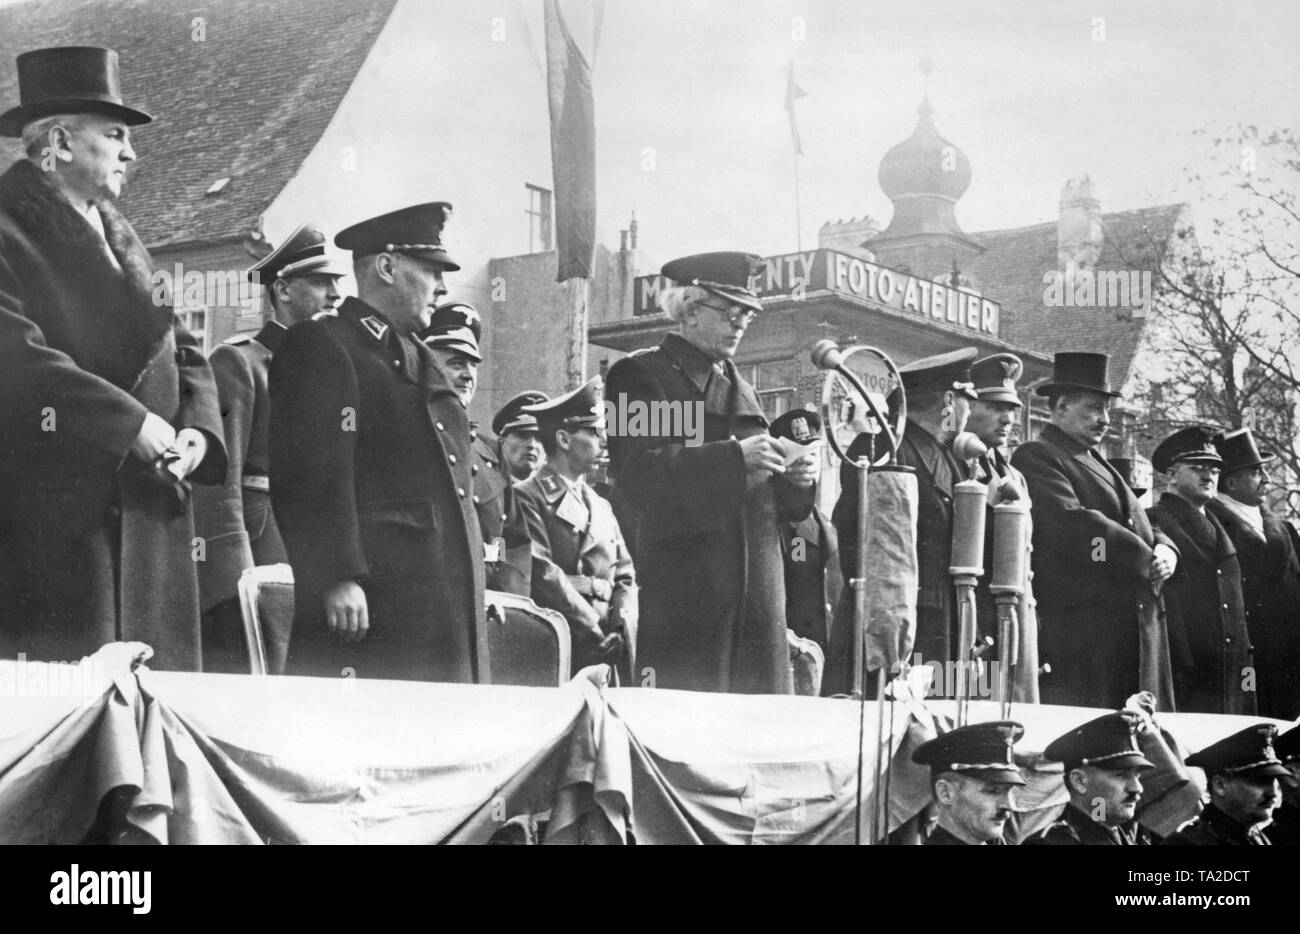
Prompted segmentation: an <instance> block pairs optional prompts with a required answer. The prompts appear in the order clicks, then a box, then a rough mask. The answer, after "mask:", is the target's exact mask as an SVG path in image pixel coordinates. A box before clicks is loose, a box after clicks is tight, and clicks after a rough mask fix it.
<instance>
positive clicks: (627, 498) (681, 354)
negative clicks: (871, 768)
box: [606, 252, 817, 694]
mask: <svg viewBox="0 0 1300 934" xmlns="http://www.w3.org/2000/svg"><path fill="white" fill-rule="evenodd" d="M760 262H761V261H760V260H759V258H758V257H757V256H754V255H752V254H749V253H730V252H728V253H702V254H699V255H696V256H687V257H683V258H682V259H677V260H673V261H672V262H670V263H666V264H665V265H664V267H663V274H664V276H666V277H667V278H668V279H671V280H672V281H673V282H674V283H676V284H675V285H674V286H673V287H671V288H668V289H665V290H664V291H662V292H660V304H661V306H662V307H663V309H664V311H665V312H666V313H667V314H668V316H669V317H671V318H672V319H673V320H674V321H676V322H677V324H678V325H679V330H678V331H677V332H675V333H670V334H668V335H667V336H665V337H664V339H663V341H662V343H660V345H659V346H658V347H657V348H655V349H654V350H650V351H646V352H643V353H636V354H632V355H631V356H628V357H624V358H623V359H622V360H619V361H618V362H616V363H615V364H614V365H613V366H612V367H610V370H609V378H608V380H607V385H606V397H607V398H608V399H609V400H610V401H611V402H612V403H613V404H614V407H615V409H616V410H617V411H619V412H620V413H622V414H623V415H625V416H626V418H622V417H621V418H620V422H621V424H620V425H619V426H617V427H618V431H617V432H614V433H611V435H610V472H611V475H612V477H613V480H614V499H615V508H616V510H619V512H618V517H619V523H620V525H621V526H622V527H623V528H624V529H625V530H626V533H627V535H628V536H629V537H630V538H632V539H633V540H634V541H635V542H636V548H637V551H636V562H637V576H638V578H639V579H640V582H641V589H642V597H641V599H642V604H643V606H644V609H645V618H646V619H647V620H648V621H650V622H649V624H648V625H647V626H645V627H643V629H642V631H641V635H640V639H641V642H640V646H639V647H638V653H639V659H640V660H639V664H640V665H641V667H642V672H644V677H642V678H641V679H640V683H642V684H646V685H650V684H653V685H654V686H657V687H669V688H681V689H685V690H696V691H729V692H734V693H743V694H789V693H791V691H792V690H793V684H792V680H791V674H790V656H789V648H788V645H787V641H786V625H785V580H784V568H783V563H782V560H781V540H780V533H779V532H778V524H779V523H781V522H786V521H793V520H798V519H802V518H803V517H804V516H806V515H808V511H809V510H810V509H812V505H813V497H814V493H815V490H814V484H815V482H816V479H817V465H816V463H815V462H814V459H813V458H812V457H811V456H805V457H800V458H797V459H795V460H793V461H792V462H790V463H789V464H787V463H785V458H784V457H783V456H782V447H781V446H780V445H779V443H778V442H777V441H776V440H775V439H773V438H772V437H771V435H769V434H768V431H767V427H768V423H767V418H766V416H764V414H763V406H762V404H761V403H760V402H759V399H758V394H757V393H756V392H755V391H754V387H753V386H751V385H750V384H749V383H748V382H746V380H745V379H744V377H742V376H741V375H740V372H739V371H738V370H737V369H736V365H735V363H734V362H733V360H734V358H735V356H736V351H737V349H738V347H739V346H740V341H741V338H743V337H744V335H745V330H746V328H748V327H749V324H750V321H751V320H752V319H753V318H754V316H755V315H757V314H758V313H759V312H760V311H761V310H762V307H763V306H762V303H760V302H759V300H758V298H757V296H755V294H754V293H753V291H751V290H750V288H749V282H750V278H751V276H752V275H754V274H755V272H756V271H757V270H758V269H759V263H760ZM648 411H651V412H658V413H665V412H667V413H670V414H671V413H673V412H676V413H677V414H678V415H679V416H680V417H679V418H677V419H676V420H674V419H673V418H672V417H668V418H667V419H666V421H667V422H668V424H667V425H665V424H663V421H664V420H660V419H654V420H653V421H658V422H659V425H658V426H657V433H656V434H652V432H655V431H656V426H655V425H653V424H649V423H648V420H647V417H646V412H648ZM700 413H702V420H703V431H702V432H701V431H699V426H700ZM692 426H694V428H693V429H692ZM612 427H613V426H611V428H612ZM651 679H653V681H652V680H651Z"/></svg>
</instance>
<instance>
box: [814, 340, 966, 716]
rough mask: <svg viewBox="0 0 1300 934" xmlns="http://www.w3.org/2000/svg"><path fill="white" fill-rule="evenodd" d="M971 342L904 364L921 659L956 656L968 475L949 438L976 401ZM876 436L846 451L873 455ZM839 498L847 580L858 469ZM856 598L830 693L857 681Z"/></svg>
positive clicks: (843, 475)
mask: <svg viewBox="0 0 1300 934" xmlns="http://www.w3.org/2000/svg"><path fill="white" fill-rule="evenodd" d="M977 356H979V353H978V351H976V350H975V348H974V347H963V348H962V349H961V350H954V351H951V352H949V353H942V354H937V355H935V356H933V357H925V358H923V359H921V360H916V361H913V362H912V363H909V364H907V365H905V366H902V367H899V374H900V375H901V376H902V379H903V391H904V392H905V393H906V396H907V424H906V425H905V427H904V429H903V437H902V440H901V441H900V442H899V445H898V463H899V465H900V466H905V467H911V468H913V469H915V470H916V479H917V522H916V558H917V570H918V578H919V582H920V590H919V591H918V593H917V598H916V641H915V643H914V644H913V652H914V653H915V654H917V655H919V656H920V663H921V664H925V663H928V662H930V661H937V662H939V663H941V664H942V663H944V662H948V661H955V660H956V658H957V655H958V652H957V644H956V643H957V602H956V599H955V595H954V591H953V583H952V576H951V574H949V572H948V568H949V567H950V566H951V564H952V561H951V558H952V504H953V488H954V487H955V486H956V484H957V483H958V482H960V481H962V480H965V479H966V478H967V476H968V474H969V472H970V471H969V467H968V465H966V464H964V463H962V462H961V461H959V460H958V458H957V456H956V454H954V453H953V450H952V443H953V441H954V439H956V437H957V435H958V434H959V433H961V432H962V431H964V430H965V428H966V419H967V418H968V417H969V415H970V404H971V402H972V401H973V400H974V399H975V398H976V395H975V390H974V384H973V383H972V382H971V372H970V366H971V363H973V362H974V360H975V358H976V357H977ZM872 438H873V436H871V435H867V434H863V435H859V436H858V437H857V438H856V439H854V441H853V442H852V443H851V444H850V445H849V450H848V452H847V453H848V456H849V457H850V458H851V459H852V458H856V457H858V456H864V455H868V454H869V446H870V444H871V439H872ZM840 490H841V492H840V498H839V500H838V501H837V502H836V504H835V509H834V511H833V512H832V514H831V517H832V521H833V522H834V524H835V531H836V532H837V533H838V535H839V541H840V568H841V569H842V571H843V574H844V579H845V580H849V579H851V578H852V576H853V575H854V574H856V573H857V571H856V568H857V551H858V541H857V535H858V533H857V515H858V477H857V469H856V468H855V467H852V466H849V465H847V464H843V465H841V466H840ZM851 613H852V601H851V600H845V601H843V602H842V603H841V605H840V612H839V613H838V614H837V617H836V621H835V627H834V630H835V633H834V645H833V646H832V649H831V657H830V658H829V659H828V660H827V666H826V667H827V692H828V693H834V692H847V691H848V690H849V689H850V685H851V684H852V678H853V668H852V666H853V660H852V657H851V656H852V650H851V648H850V640H851V638H852V625H851V623H850V618H851V616H850V614H851Z"/></svg>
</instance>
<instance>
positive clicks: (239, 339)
mask: <svg viewBox="0 0 1300 934" xmlns="http://www.w3.org/2000/svg"><path fill="white" fill-rule="evenodd" d="M252 339H253V332H251V331H245V332H244V333H242V334H232V335H231V336H230V337H227V338H226V339H225V340H223V341H222V342H221V343H223V344H230V345H231V346H232V347H237V346H239V345H240V344H247V343H248V342H249V341H251V340H252Z"/></svg>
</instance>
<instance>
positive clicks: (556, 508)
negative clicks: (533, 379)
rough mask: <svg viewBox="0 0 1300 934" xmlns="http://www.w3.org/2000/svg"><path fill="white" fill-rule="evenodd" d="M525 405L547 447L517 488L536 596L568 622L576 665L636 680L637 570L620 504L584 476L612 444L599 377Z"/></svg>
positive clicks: (538, 600)
mask: <svg viewBox="0 0 1300 934" xmlns="http://www.w3.org/2000/svg"><path fill="white" fill-rule="evenodd" d="M524 411H525V412H526V413H527V414H529V415H532V416H533V417H534V418H536V419H537V431H538V434H539V436H540V437H541V442H542V445H543V447H545V448H546V464H545V465H544V466H543V467H542V468H541V469H539V470H538V471H537V473H535V474H533V476H532V477H530V478H529V479H527V480H525V481H524V482H523V483H521V484H519V486H518V487H517V488H516V489H517V490H518V493H519V502H520V506H521V508H522V510H523V513H524V516H525V518H526V519H527V522H528V531H529V537H530V538H531V539H532V542H533V559H534V561H535V562H536V565H537V566H536V568H535V570H534V572H533V594H532V596H533V599H534V600H535V601H536V602H537V603H538V605H540V606H544V607H549V608H550V609H553V610H558V611H559V612H561V613H563V614H564V618H565V619H566V620H568V621H569V633H570V635H571V636H572V645H573V670H574V671H577V670H578V669H580V668H583V667H585V666H587V665H594V664H597V663H600V662H607V663H609V664H612V665H617V666H618V668H619V671H620V675H621V677H622V679H623V681H624V683H632V682H631V681H630V679H632V678H634V677H635V675H636V671H635V668H633V666H632V659H633V649H634V647H635V639H636V624H637V590H636V573H635V571H634V569H633V567H632V556H631V555H630V554H629V553H628V550H627V546H626V545H625V544H624V542H623V533H622V532H621V531H620V529H619V526H618V520H617V519H615V518H614V510H613V508H612V507H611V506H610V505H609V503H608V502H606V501H605V500H604V499H603V498H602V497H600V496H597V495H596V494H595V493H594V492H593V491H592V489H591V487H589V486H588V485H587V481H586V479H584V478H585V475H586V474H587V472H588V471H590V470H591V469H592V467H594V466H595V465H596V463H597V462H598V461H599V460H600V456H601V454H602V453H604V450H605V409H604V405H603V404H602V402H601V398H600V377H593V378H592V379H590V380H588V381H587V382H586V383H585V384H583V385H582V386H579V387H578V388H577V389H575V390H573V391H572V392H567V393H565V394H564V395H562V396H557V397H556V398H554V399H552V400H550V401H548V402H539V403H537V404H535V405H530V406H528V407H527V408H525V409H524Z"/></svg>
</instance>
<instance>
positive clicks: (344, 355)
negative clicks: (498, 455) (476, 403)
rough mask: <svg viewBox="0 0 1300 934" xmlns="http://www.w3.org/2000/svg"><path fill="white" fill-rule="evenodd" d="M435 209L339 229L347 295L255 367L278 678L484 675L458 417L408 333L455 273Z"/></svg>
mask: <svg viewBox="0 0 1300 934" xmlns="http://www.w3.org/2000/svg"><path fill="white" fill-rule="evenodd" d="M450 211H451V206H450V205H448V204H446V203H444V202H435V203H431V204H419V205H415V206H413V207H409V208H404V209H402V210H399V211H393V212H391V213H389V214H383V215H381V216H379V217H374V218H371V219H369V220H366V221H362V222H361V223H359V224H354V225H353V226H351V227H349V228H347V229H346V230H343V231H342V232H340V233H339V234H338V235H337V236H336V237H335V238H334V243H335V245H336V246H338V247H339V248H340V249H344V250H349V251H351V253H352V270H353V274H354V275H355V277H356V282H357V297H356V298H348V299H345V300H344V302H343V304H342V305H341V306H339V310H338V314H337V315H325V316H321V317H320V318H317V319H316V320H310V321H303V322H301V323H300V324H298V325H296V326H295V327H293V328H290V329H289V333H288V334H286V335H285V336H284V339H283V340H282V341H281V343H280V347H279V349H278V350H277V351H276V353H275V356H274V357H273V358H272V359H271V378H270V386H271V502H272V504H273V505H274V507H275V517H276V519H277V520H278V521H279V523H280V532H281V534H282V535H283V536H284V543H285V546H286V547H287V549H288V551H289V563H290V564H291V565H292V566H293V574H294V602H295V618H294V629H293V638H292V640H291V642H290V645H289V661H288V670H289V672H290V673H292V674H311V675H322V676H331V677H339V676H340V674H343V673H346V674H347V676H349V677H362V678H396V679H403V680H417V681H418V680H423V681H461V682H469V681H475V680H478V681H489V680H490V675H489V672H488V670H487V658H486V633H485V631H484V628H483V626H484V599H483V590H484V577H483V574H484V570H483V542H482V537H481V534H480V532H479V525H478V515H477V513H476V512H475V509H474V501H473V496H474V494H475V490H476V486H475V480H476V477H475V475H474V474H473V472H472V471H471V468H472V467H473V463H474V461H473V456H472V452H471V447H470V445H471V440H470V427H469V416H468V415H467V414H466V411H465V406H464V405H463V404H462V402H461V400H460V397H459V396H458V391H463V390H458V388H457V387H456V386H454V385H452V383H450V382H449V381H448V380H447V378H446V377H445V376H444V375H443V374H442V372H441V371H440V370H439V368H438V366H437V365H436V362H435V361H434V359H433V352H432V351H431V350H430V349H429V348H428V347H426V346H425V345H424V344H423V343H421V341H420V340H419V337H418V334H419V332H420V331H421V330H422V329H424V328H426V327H427V326H428V325H429V323H430V320H431V317H432V314H433V308H434V306H435V304H436V303H437V302H438V300H439V299H440V298H441V297H442V296H443V295H444V294H446V286H445V285H444V284H443V274H444V273H445V272H454V271H456V270H457V269H459V268H460V267H459V266H458V265H457V264H456V263H455V261H454V260H452V258H451V257H450V256H449V255H448V253H447V251H446V249H445V248H444V247H443V245H442V229H443V225H444V224H445V222H446V219H447V216H448V214H449V213H450Z"/></svg>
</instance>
